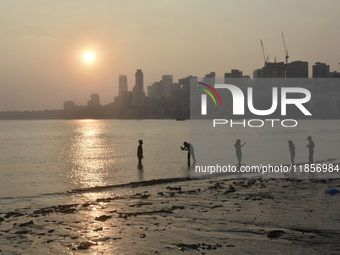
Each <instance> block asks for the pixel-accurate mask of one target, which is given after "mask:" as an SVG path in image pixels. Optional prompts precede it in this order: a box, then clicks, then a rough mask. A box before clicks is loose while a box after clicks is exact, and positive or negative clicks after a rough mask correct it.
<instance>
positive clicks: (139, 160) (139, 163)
mask: <svg viewBox="0 0 340 255" xmlns="http://www.w3.org/2000/svg"><path fill="white" fill-rule="evenodd" d="M138 142H139V145H138V147H137V158H138V165H139V166H141V165H142V158H143V147H142V144H143V140H139V141H138Z"/></svg>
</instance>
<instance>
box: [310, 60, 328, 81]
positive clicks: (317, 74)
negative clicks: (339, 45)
mask: <svg viewBox="0 0 340 255" xmlns="http://www.w3.org/2000/svg"><path fill="white" fill-rule="evenodd" d="M327 77H329V65H326V64H325V63H320V62H315V65H313V78H327Z"/></svg>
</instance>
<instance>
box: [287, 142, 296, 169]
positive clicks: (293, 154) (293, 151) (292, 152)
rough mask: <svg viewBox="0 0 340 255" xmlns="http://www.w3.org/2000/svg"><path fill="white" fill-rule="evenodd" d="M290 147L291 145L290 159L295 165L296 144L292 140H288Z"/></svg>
mask: <svg viewBox="0 0 340 255" xmlns="http://www.w3.org/2000/svg"><path fill="white" fill-rule="evenodd" d="M288 147H289V150H290V160H291V161H292V164H293V165H295V163H294V159H295V145H294V143H293V142H292V141H291V140H289V141H288Z"/></svg>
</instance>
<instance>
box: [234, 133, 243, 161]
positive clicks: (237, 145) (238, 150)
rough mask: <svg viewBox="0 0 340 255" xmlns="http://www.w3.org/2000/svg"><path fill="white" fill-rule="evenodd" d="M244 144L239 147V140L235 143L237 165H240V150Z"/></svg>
mask: <svg viewBox="0 0 340 255" xmlns="http://www.w3.org/2000/svg"><path fill="white" fill-rule="evenodd" d="M245 144H246V143H244V144H242V145H241V140H240V139H237V140H236V143H235V145H234V146H235V148H236V157H237V159H238V165H239V166H240V165H241V159H242V151H241V148H242V147H243V145H245Z"/></svg>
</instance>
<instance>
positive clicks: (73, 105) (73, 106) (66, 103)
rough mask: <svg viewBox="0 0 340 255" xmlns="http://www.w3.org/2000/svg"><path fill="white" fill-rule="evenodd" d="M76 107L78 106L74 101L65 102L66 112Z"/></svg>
mask: <svg viewBox="0 0 340 255" xmlns="http://www.w3.org/2000/svg"><path fill="white" fill-rule="evenodd" d="M75 107H76V104H75V103H74V102H73V101H66V102H64V110H65V111H70V110H73V109H74V108H75Z"/></svg>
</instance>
